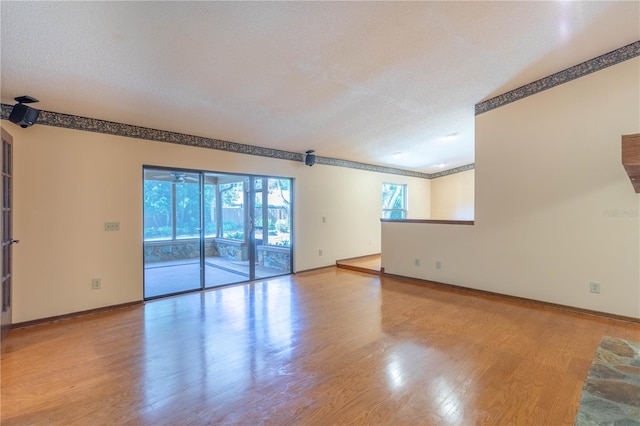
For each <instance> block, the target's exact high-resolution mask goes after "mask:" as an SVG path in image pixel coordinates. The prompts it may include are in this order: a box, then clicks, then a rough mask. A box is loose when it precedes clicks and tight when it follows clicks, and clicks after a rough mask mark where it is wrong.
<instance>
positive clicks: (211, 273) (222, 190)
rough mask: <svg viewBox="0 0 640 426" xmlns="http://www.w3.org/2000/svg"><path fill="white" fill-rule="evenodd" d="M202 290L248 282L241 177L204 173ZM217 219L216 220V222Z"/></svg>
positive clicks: (244, 191)
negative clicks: (203, 286)
mask: <svg viewBox="0 0 640 426" xmlns="http://www.w3.org/2000/svg"><path fill="white" fill-rule="evenodd" d="M204 182H205V206H204V210H205V226H207V225H208V226H209V230H208V231H207V235H206V236H205V261H204V264H205V270H204V271H205V274H204V285H205V287H217V286H221V285H227V284H233V283H238V282H242V281H249V280H250V279H251V274H250V271H249V262H250V256H249V255H250V253H249V239H248V238H249V236H248V235H249V233H248V229H247V220H246V209H245V204H246V201H245V200H246V197H247V190H248V188H247V183H248V180H247V179H246V177H244V176H234V175H223V174H213V173H205V178H204ZM218 218H220V219H219V220H218Z"/></svg>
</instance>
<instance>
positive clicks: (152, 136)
mask: <svg viewBox="0 0 640 426" xmlns="http://www.w3.org/2000/svg"><path fill="white" fill-rule="evenodd" d="M1 106H2V111H1V115H0V118H1V119H3V120H7V119H8V118H9V115H10V114H11V111H12V110H13V106H12V105H7V104H1ZM37 124H42V125H45V126H53V127H62V128H65V129H73V130H82V131H86V132H95V133H104V134H107V135H115V136H124V137H129V138H137V139H146V140H151V141H156V142H166V143H174V144H178V145H187V146H195V147H199V148H208V149H217V150H220V151H228V152H234V153H237V154H247V155H257V156H260V157H268V158H276V159H279V160H289V161H299V162H304V158H305V154H301V153H299V152H291V151H283V150H279V149H272V148H264V147H260V146H253V145H245V144H241V143H237V142H230V141H225V140H221V139H212V138H205V137H202V136H194V135H189V134H186V133H176V132H169V131H166V130H158V129H151V128H148V127H139V126H133V125H130V124H123V123H116V122H113V121H105V120H99V119H96V118H89V117H80V116H77V115H69V114H62V113H59V112H52V111H43V110H41V111H40V115H39V117H38V123H37ZM316 164H323V165H327V166H336V167H347V168H351V169H358V170H366V171H370V172H378V173H387V174H394V175H399V176H410V177H416V178H422V179H431V175H430V174H429V173H421V172H415V171H411V170H403V169H396V168H393V167H384V166H376V165H373V164H365V163H358V162H356V161H349V160H340V159H337V158H330V157H321V156H316Z"/></svg>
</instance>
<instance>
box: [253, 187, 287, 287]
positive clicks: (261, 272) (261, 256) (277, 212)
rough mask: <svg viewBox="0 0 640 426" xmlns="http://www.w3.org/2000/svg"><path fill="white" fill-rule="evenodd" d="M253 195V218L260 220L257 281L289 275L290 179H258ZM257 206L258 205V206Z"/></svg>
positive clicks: (257, 240)
mask: <svg viewBox="0 0 640 426" xmlns="http://www.w3.org/2000/svg"><path fill="white" fill-rule="evenodd" d="M261 180H262V183H261V188H263V189H262V191H261V192H258V191H257V190H256V193H255V200H256V206H255V215H256V217H261V219H260V222H261V224H262V228H261V235H260V236H261V238H260V239H258V237H257V236H256V278H268V277H273V276H276V275H283V274H289V273H291V179H284V178H261ZM258 203H260V204H258Z"/></svg>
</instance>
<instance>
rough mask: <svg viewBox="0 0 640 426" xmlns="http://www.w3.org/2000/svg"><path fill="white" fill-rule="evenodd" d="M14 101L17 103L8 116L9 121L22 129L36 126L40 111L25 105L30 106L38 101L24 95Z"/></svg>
mask: <svg viewBox="0 0 640 426" xmlns="http://www.w3.org/2000/svg"><path fill="white" fill-rule="evenodd" d="M15 100H16V101H18V103H17V104H15V105H14V106H13V109H12V110H11V114H9V121H11V122H12V123H15V124H17V125H18V126H20V127H22V128H23V129H26V128H27V127H31V126H33V125H34V124H36V121H37V120H38V116H39V115H40V111H39V110H37V109H35V108H31V107H30V106H28V105H25V104H31V103H35V102H39V101H38V100H37V99H36V98H32V97H31V96H26V95H25V96H18V97H17V98H15Z"/></svg>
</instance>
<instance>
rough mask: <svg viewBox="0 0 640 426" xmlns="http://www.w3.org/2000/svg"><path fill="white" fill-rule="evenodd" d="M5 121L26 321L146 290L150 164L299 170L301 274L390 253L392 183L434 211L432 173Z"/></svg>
mask: <svg viewBox="0 0 640 426" xmlns="http://www.w3.org/2000/svg"><path fill="white" fill-rule="evenodd" d="M2 126H3V127H4V128H5V129H6V130H7V131H8V132H9V133H10V134H11V135H13V137H14V172H15V173H14V176H15V179H14V235H15V237H16V238H18V239H20V244H18V245H16V246H15V247H14V281H13V284H14V295H13V296H14V298H13V300H14V304H13V320H14V323H15V322H23V321H29V320H33V319H38V318H46V317H50V316H55V315H62V314H66V313H70V312H77V311H83V310H87V309H93V308H98V307H103V306H109V305H114V304H120V303H126V302H130V301H136V300H141V299H142V265H143V259H142V166H143V165H157V166H170V167H183V168H192V169H202V170H211V171H221V172H237V173H250V174H264V175H273V176H284V177H291V178H294V191H295V200H294V211H293V214H294V222H295V223H294V232H295V234H294V238H295V240H294V244H295V251H294V262H295V264H294V270H296V271H302V270H306V269H312V268H317V267H322V266H327V265H332V264H335V261H336V259H342V258H348V257H355V256H362V255H367V254H373V253H379V252H380V216H381V209H382V206H381V190H382V182H383V181H388V180H393V181H394V182H398V183H406V184H407V185H409V188H410V190H409V196H410V197H411V199H410V200H409V202H410V205H411V207H412V213H413V214H415V215H416V217H426V216H428V214H429V208H430V207H429V200H430V181H429V180H426V179H416V178H408V177H402V176H392V175H388V174H380V173H373V172H366V171H358V170H353V169H347V168H342V167H331V166H322V165H319V164H316V165H315V166H313V167H307V166H305V165H304V164H303V163H302V162H300V163H298V162H291V161H283V160H275V159H269V158H264V157H257V156H251V155H242V154H233V153H228V152H223V151H216V150H210V149H203V148H194V147H186V146H180V145H174V144H167V143H159V142H152V141H146V140H140V139H133V138H125V137H118V136H111V135H103V134H96V133H89V132H83V131H76V130H69V129H61V128H54V127H48V126H38V125H36V126H33V127H31V128H28V129H21V128H19V127H17V126H15V125H13V124H11V123H9V122H7V121H4V120H3V121H2ZM322 216H325V217H326V218H327V221H326V223H322ZM105 221H119V222H120V229H121V230H120V232H105V231H104V230H103V229H104V222H105ZM318 249H323V256H322V257H320V256H319V255H318ZM94 277H100V278H102V287H103V288H102V289H101V290H92V289H91V279H92V278H94Z"/></svg>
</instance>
